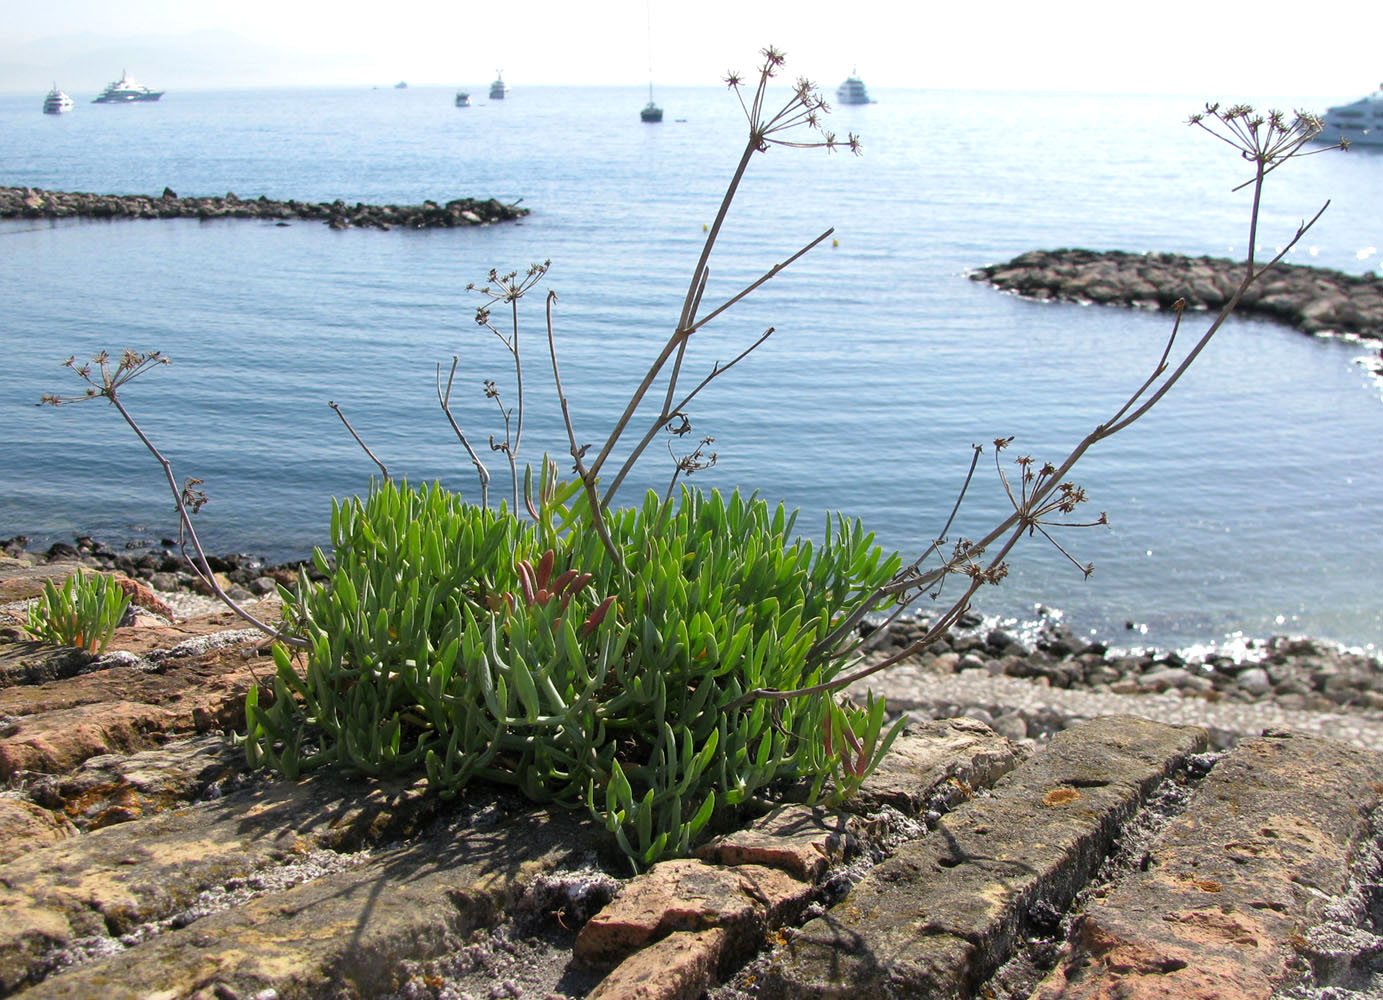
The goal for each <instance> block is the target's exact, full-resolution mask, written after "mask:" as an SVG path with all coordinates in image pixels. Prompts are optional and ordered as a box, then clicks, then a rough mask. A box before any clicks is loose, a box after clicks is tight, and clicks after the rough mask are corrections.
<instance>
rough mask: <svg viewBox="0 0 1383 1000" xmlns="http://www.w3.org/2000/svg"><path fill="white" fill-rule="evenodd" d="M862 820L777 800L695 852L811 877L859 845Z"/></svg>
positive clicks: (711, 859) (720, 860) (811, 879)
mask: <svg viewBox="0 0 1383 1000" xmlns="http://www.w3.org/2000/svg"><path fill="white" fill-rule="evenodd" d="M863 826H864V824H863V823H862V822H861V820H860V819H859V818H858V817H856V816H853V815H851V814H850V813H845V812H840V811H838V810H833V809H824V808H821V807H819V806H816V807H813V806H806V805H786V806H779V807H778V808H777V809H774V810H773V811H772V812H770V813H769V814H768V815H766V816H763V817H761V818H760V819H757V820H755V821H754V822H753V823H751V824H750V825H749V826H747V827H745V828H744V829H743V830H736V831H734V832H733V833H727V834H725V835H723V836H720V837H716V838H715V839H714V840H711V841H709V842H707V843H706V844H703V845H702V846H701V847H700V848H698V849H697V851H696V856H697V857H698V858H701V859H702V860H703V861H709V862H712V863H713V864H718V865H744V864H753V865H764V866H767V867H769V868H779V869H782V870H783V871H785V872H787V873H788V874H790V875H792V876H793V877H794V878H799V879H803V880H805V881H808V882H815V881H816V880H817V879H818V878H820V877H821V876H822V875H823V874H824V873H825V871H826V869H827V868H828V867H830V866H831V865H832V864H836V863H839V862H840V861H842V860H844V859H846V858H847V857H850V856H851V855H853V854H854V853H855V852H856V851H857V850H858V848H859V842H860V835H861V832H862V828H863Z"/></svg>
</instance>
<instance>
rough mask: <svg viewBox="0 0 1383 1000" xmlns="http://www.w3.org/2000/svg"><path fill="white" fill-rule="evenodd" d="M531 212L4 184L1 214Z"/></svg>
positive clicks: (465, 217)
mask: <svg viewBox="0 0 1383 1000" xmlns="http://www.w3.org/2000/svg"><path fill="white" fill-rule="evenodd" d="M527 214H528V209H526V208H520V207H519V205H518V204H517V203H514V204H506V203H504V202H501V201H498V200H496V199H494V198H489V199H486V200H480V199H476V198H457V199H454V200H452V201H449V202H446V203H445V204H442V205H439V204H438V203H437V202H435V201H425V202H423V203H422V204H421V205H366V204H363V203H360V202H357V203H356V204H354V205H347V204H346V203H345V202H344V201H342V200H341V199H339V198H338V199H337V200H336V201H333V202H310V201H294V200H289V201H274V200H272V199H270V198H266V197H264V196H263V195H261V196H260V197H258V198H254V199H248V200H247V199H242V198H239V197H237V196H236V194H235V193H234V192H233V191H232V192H227V193H226V196H225V197H224V198H218V197H209V198H197V197H189V198H179V197H178V196H177V194H176V193H174V192H173V190H172V189H171V188H167V187H165V188H164V189H163V194H162V195H161V196H159V197H153V196H151V195H137V194H135V195H124V194H84V193H81V192H66V191H45V190H43V189H41V188H28V187H0V218H6V219H16V218H23V219H66V218H81V219H201V220H207V219H264V220H275V221H285V220H289V219H307V220H314V221H319V222H325V223H326V224H327V225H329V226H331V228H333V229H350V228H372V229H392V228H394V227H395V226H401V227H404V228H408V229H449V228H453V227H456V226H483V225H488V224H490V223H494V222H512V221H513V220H515V219H518V218H522V217H523V216H525V215H527Z"/></svg>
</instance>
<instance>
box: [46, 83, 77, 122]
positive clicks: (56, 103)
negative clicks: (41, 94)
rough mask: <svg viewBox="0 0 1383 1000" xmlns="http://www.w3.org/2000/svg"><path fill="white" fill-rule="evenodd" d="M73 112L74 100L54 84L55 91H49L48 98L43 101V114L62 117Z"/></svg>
mask: <svg viewBox="0 0 1383 1000" xmlns="http://www.w3.org/2000/svg"><path fill="white" fill-rule="evenodd" d="M71 110H72V98H70V97H68V96H67V95H66V94H64V93H63V92H62V91H61V90H59V89H58V85H57V84H56V83H55V84H53V89H52V90H50V91H48V96H47V97H45V98H44V99H43V113H44V114H45V115H61V114H66V113H67V112H68V111H71Z"/></svg>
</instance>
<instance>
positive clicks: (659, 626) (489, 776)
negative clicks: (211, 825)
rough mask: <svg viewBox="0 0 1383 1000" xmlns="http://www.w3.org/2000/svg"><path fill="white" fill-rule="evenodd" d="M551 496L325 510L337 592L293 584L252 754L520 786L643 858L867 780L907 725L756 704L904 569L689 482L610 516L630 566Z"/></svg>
mask: <svg viewBox="0 0 1383 1000" xmlns="http://www.w3.org/2000/svg"><path fill="white" fill-rule="evenodd" d="M543 495H544V502H543V505H542V508H541V511H540V515H541V516H540V517H539V519H538V520H537V521H536V522H535V521H532V520H528V519H520V518H518V517H516V516H514V515H513V514H512V513H511V512H510V511H508V510H507V509H506V508H505V507H503V506H501V507H500V508H499V509H498V510H493V509H490V510H487V509H485V508H482V507H479V506H476V505H474V504H468V503H466V502H464V501H463V500H462V499H461V498H460V497H459V496H458V495H456V494H454V493H450V492H448V491H447V490H445V489H443V488H442V487H440V486H438V485H435V484H434V485H429V486H421V487H414V486H410V485H408V484H406V483H395V482H392V481H382V482H377V483H376V484H375V486H374V488H373V489H372V490H371V492H370V493H369V495H368V496H367V497H366V498H365V499H363V500H362V499H360V498H353V499H351V500H349V501H347V502H345V503H339V504H336V505H335V506H334V509H333V514H332V540H333V546H334V559H333V560H328V559H327V558H326V557H325V556H324V555H323V554H322V553H321V552H318V553H317V554H316V560H317V564H318V566H319V567H320V569H321V570H322V571H323V572H324V573H326V574H327V579H326V581H325V582H323V583H313V582H310V581H309V580H308V578H307V576H306V575H305V574H304V575H303V576H302V577H301V579H300V580H299V582H298V585H297V587H296V588H294V589H291V590H289V589H285V590H284V591H283V594H284V597H285V601H286V615H287V618H288V620H290V621H292V622H294V624H295V625H296V627H297V628H298V629H300V630H301V633H302V634H304V635H306V636H307V637H308V638H309V640H310V645H309V647H308V649H307V650H306V652H305V653H302V654H299V656H298V659H299V660H301V661H302V662H295V657H294V656H293V655H292V654H290V651H289V650H288V649H287V648H285V647H283V646H279V647H278V648H277V650H276V654H275V656H276V660H277V672H276V676H275V678H274V682H273V687H274V695H273V698H272V700H271V701H270V700H268V699H266V701H267V704H263V703H261V701H260V696H259V693H258V692H257V691H252V692H251V694H250V696H249V699H248V704H247V721H248V733H247V737H246V746H247V750H248V752H249V757H250V760H251V762H252V763H254V764H267V765H269V766H272V767H274V768H276V769H278V770H280V771H282V772H284V773H285V774H287V775H288V776H290V777H294V776H297V775H298V774H300V773H302V772H305V771H309V770H311V769H314V768H317V767H320V766H322V765H325V764H337V765H341V766H344V767H346V768H348V769H350V770H353V771H355V772H359V773H363V774H367V775H376V776H379V775H391V774H407V773H417V774H426V776H427V778H428V780H429V782H430V783H431V784H432V785H433V786H435V787H437V788H438V789H440V790H442V792H443V793H444V794H448V795H451V794H454V793H456V792H458V791H459V790H460V789H462V788H464V787H465V786H466V785H467V784H468V783H469V782H471V781H473V780H477V779H483V780H486V781H490V782H498V783H502V784H506V785H511V786H513V787H516V788H518V789H519V790H521V791H522V792H523V793H524V794H525V795H527V796H528V797H530V798H532V799H534V800H536V801H540V802H556V803H560V804H562V805H567V806H573V807H585V808H587V809H589V810H590V811H591V812H592V813H593V814H594V815H595V816H596V817H597V818H598V819H599V821H600V822H602V823H603V824H604V825H605V826H606V828H607V829H608V830H609V831H610V833H611V835H612V836H613V837H614V838H615V840H616V841H617V842H618V844H619V846H620V848H621V849H622V850H623V851H624V852H625V853H626V854H627V855H629V857H630V858H632V859H633V860H634V862H635V863H636V864H638V865H647V864H650V863H652V862H653V861H654V860H656V859H657V858H659V857H660V856H663V855H665V854H669V853H685V852H686V851H687V850H688V849H689V848H690V847H691V845H692V843H693V842H694V841H695V840H696V838H697V837H698V835H700V834H701V833H702V831H703V830H705V829H706V828H707V826H708V824H710V825H715V823H716V822H717V821H720V820H724V819H726V818H728V817H729V816H731V815H732V814H734V813H735V812H736V810H737V809H738V807H740V806H742V805H744V804H745V803H747V802H748V801H749V800H750V799H751V798H752V797H754V796H755V795H756V794H758V793H760V792H761V791H762V790H764V789H765V786H768V785H769V784H771V783H773V782H777V781H780V780H783V779H798V778H802V779H807V780H808V781H810V782H811V786H812V795H813V797H817V796H820V795H822V794H823V793H826V792H827V791H829V792H830V793H831V794H844V793H847V792H849V791H852V790H853V789H854V788H856V787H858V785H859V782H860V781H862V780H863V778H864V776H865V775H866V774H867V773H868V772H869V771H870V770H871V769H872V768H873V766H874V765H875V764H876V763H877V762H878V760H879V759H880V758H881V757H882V755H883V753H884V752H885V750H886V749H887V747H888V745H889V743H891V741H892V737H893V735H894V734H895V733H896V731H897V727H896V726H895V727H894V729H893V730H890V731H889V732H887V733H885V732H884V731H883V730H884V724H883V722H884V717H883V705H882V703H881V702H879V703H876V702H873V701H871V702H870V704H869V705H867V706H865V707H856V706H854V705H852V704H850V703H849V702H847V701H840V700H837V699H836V698H835V697H834V696H833V695H832V694H830V693H828V692H822V693H819V694H814V695H809V696H805V697H802V698H797V699H792V700H789V701H784V702H773V701H767V700H763V699H757V698H752V697H747V695H748V694H749V693H750V692H752V691H755V690H759V689H764V688H772V689H777V690H799V689H802V688H807V687H811V686H814V685H818V684H823V683H826V682H829V681H830V680H832V679H833V678H834V677H835V676H836V675H837V674H838V673H839V672H840V671H841V669H842V668H843V667H844V666H846V665H847V663H848V662H849V657H848V653H847V652H846V651H843V650H841V649H840V648H838V647H836V648H834V649H833V651H832V652H829V653H821V652H819V651H818V650H817V647H818V645H819V644H820V643H821V640H822V639H824V638H825V637H826V636H827V635H828V633H829V632H830V630H831V627H832V624H833V623H834V622H837V621H838V620H840V619H841V618H842V617H844V616H846V615H848V614H849V613H850V612H851V611H852V610H853V609H854V607H855V606H856V605H857V604H858V603H859V602H860V601H862V600H863V599H864V598H865V597H867V596H868V595H869V594H871V593H872V592H873V591H875V590H876V589H877V588H878V587H879V586H880V585H881V584H882V583H883V582H884V581H886V580H888V579H889V578H890V577H891V576H892V575H893V574H894V573H896V572H897V571H898V568H899V567H898V562H899V560H898V557H897V556H896V555H895V556H886V555H885V554H884V553H883V551H882V550H881V549H880V548H878V547H877V546H875V545H874V544H873V536H872V534H870V533H867V532H866V531H865V530H864V529H863V527H862V526H861V525H860V523H859V522H858V521H849V520H846V519H845V518H843V517H839V516H837V517H835V518H833V519H831V520H830V521H829V523H828V527H827V531H826V535H825V538H824V540H823V541H822V542H820V543H819V544H813V543H812V542H811V541H806V540H802V539H800V538H797V537H796V536H795V535H794V531H793V529H794V521H795V519H796V515H795V514H791V513H788V512H787V511H785V510H784V508H783V507H782V506H781V505H780V506H778V507H776V508H772V509H771V508H770V507H769V506H768V504H767V503H765V502H764V501H763V500H760V499H757V498H754V497H744V496H741V495H739V494H738V493H733V494H730V495H729V496H722V495H720V494H719V493H714V492H712V493H701V492H698V491H695V490H691V489H689V488H685V487H684V488H683V489H682V490H681V492H680V495H679V497H678V498H677V499H676V500H675V501H673V502H665V501H663V500H662V499H660V498H659V497H658V496H657V495H656V494H653V493H650V494H649V495H648V497H647V499H646V501H645V502H644V504H643V506H642V507H639V508H627V509H623V510H618V511H608V512H607V514H606V520H607V523H608V526H609V530H610V535H611V539H612V541H613V542H614V544H615V545H616V547H617V548H618V550H619V553H620V555H621V557H622V560H623V562H624V568H623V570H621V569H620V568H619V567H618V566H616V564H615V563H614V562H613V561H612V560H611V559H610V557H609V555H608V553H607V551H606V549H605V547H604V545H603V544H602V542H601V541H600V540H599V539H597V538H596V537H595V535H594V533H593V532H590V531H588V530H582V529H581V525H582V523H583V522H584V520H585V518H586V517H588V512H587V511H586V510H585V509H584V507H585V504H586V503H587V495H586V493H585V492H584V491H583V490H582V489H581V487H580V484H579V483H575V482H573V483H566V484H562V485H560V486H555V487H552V486H551V485H548V486H547V488H545V490H544V494H543ZM574 529H575V530H574Z"/></svg>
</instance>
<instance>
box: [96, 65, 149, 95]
mask: <svg viewBox="0 0 1383 1000" xmlns="http://www.w3.org/2000/svg"><path fill="white" fill-rule="evenodd" d="M162 96H163V91H161V90H150V89H149V88H148V87H146V86H144V85H143V84H142V83H137V82H136V81H135V79H134V77H132V76H130V74H129V73H127V72H126V71H125V70H123V69H122V70H121V71H120V79H118V80H116V81H115V82H114V83H108V84H106V89H105V90H103V91H101V94H100V96H99V97H97V98H96V99H95V100H94V101H92V102H91V103H92V104H130V103H133V102H134V101H157V100H158V99H159V98H160V97H162Z"/></svg>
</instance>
